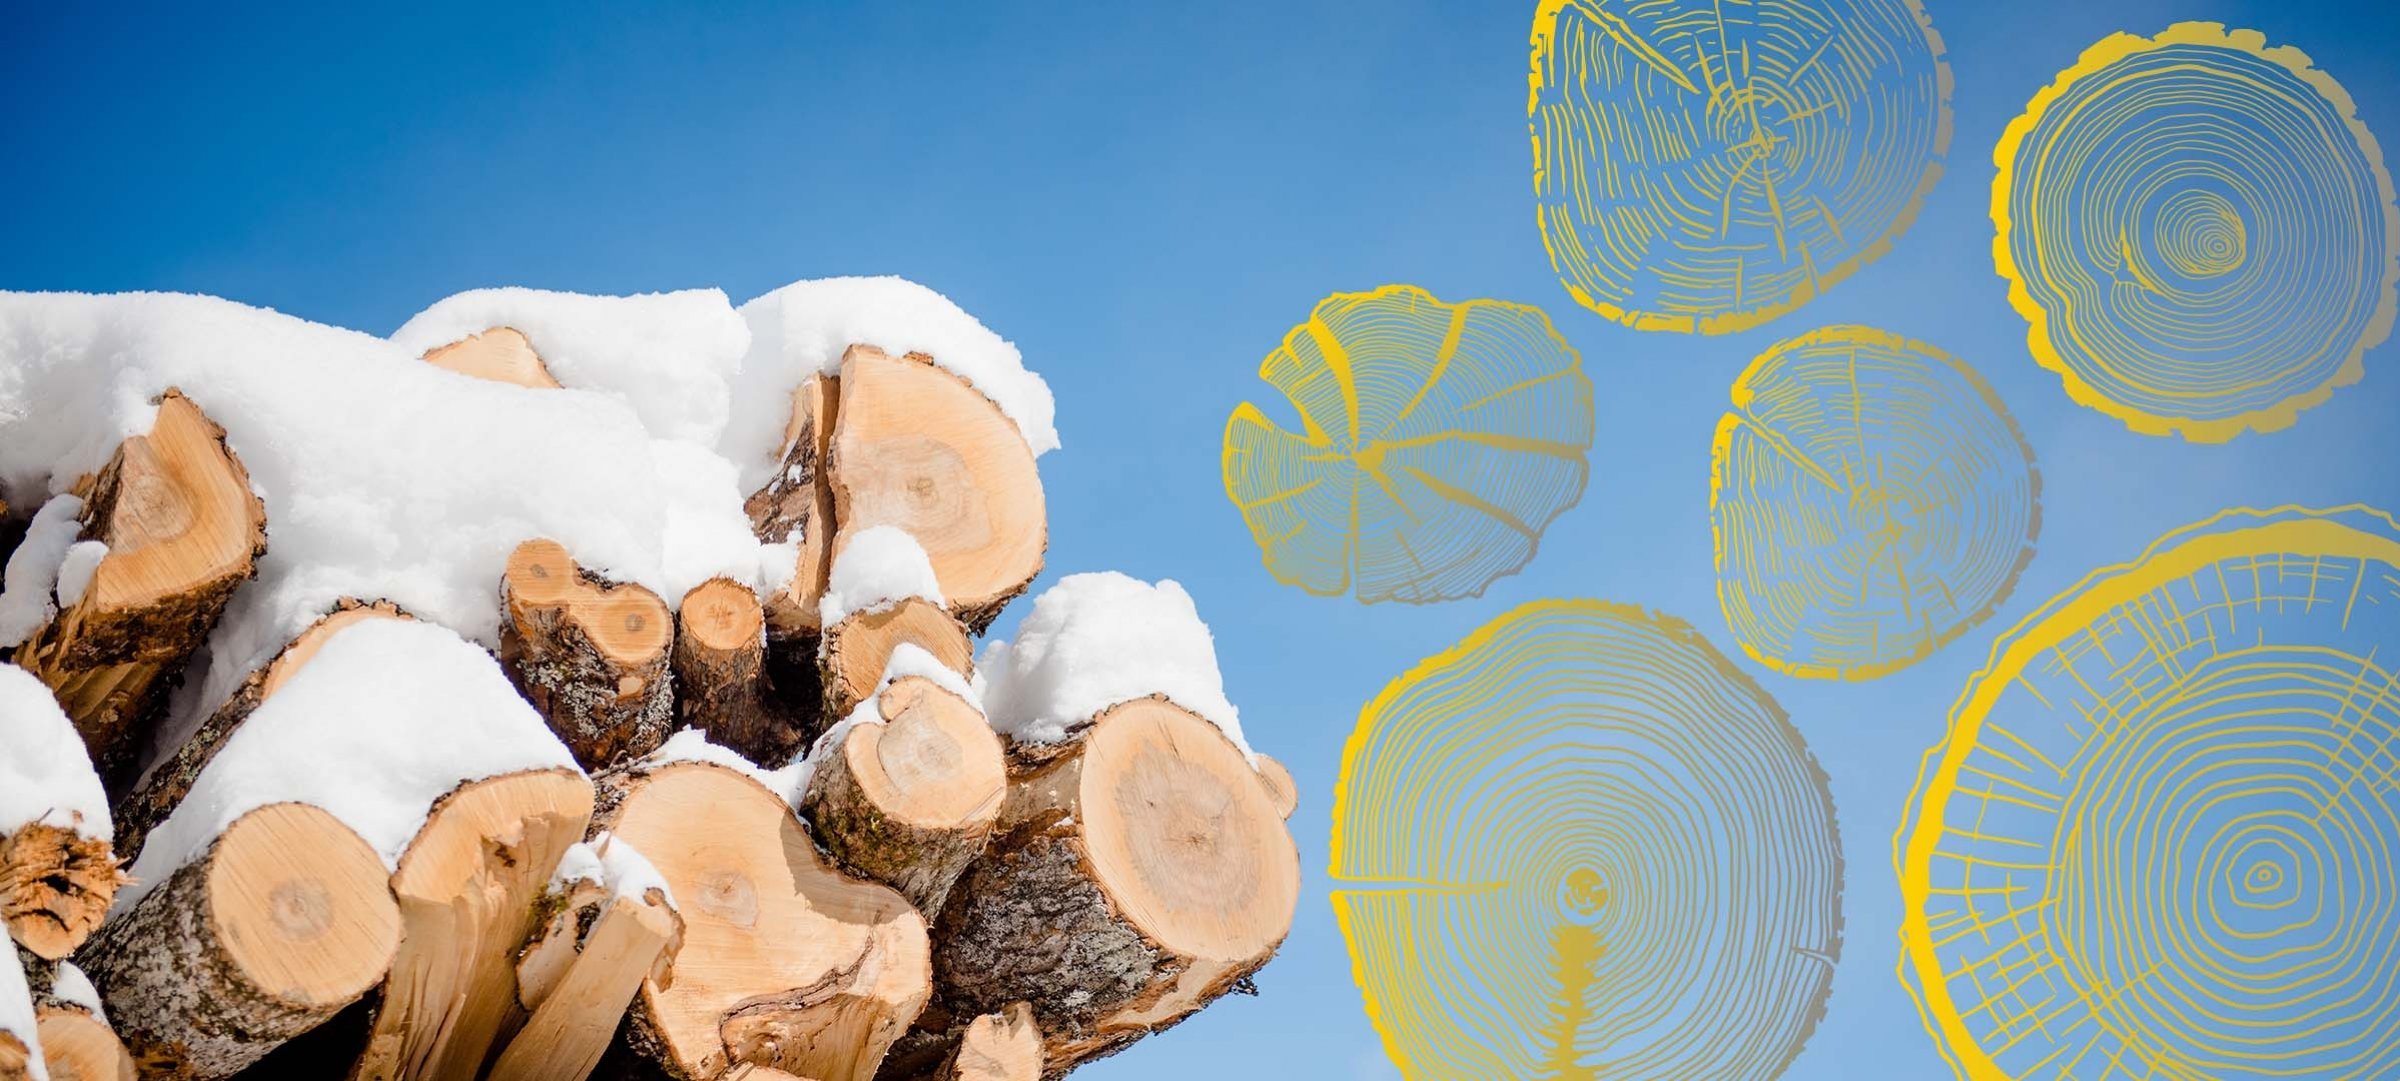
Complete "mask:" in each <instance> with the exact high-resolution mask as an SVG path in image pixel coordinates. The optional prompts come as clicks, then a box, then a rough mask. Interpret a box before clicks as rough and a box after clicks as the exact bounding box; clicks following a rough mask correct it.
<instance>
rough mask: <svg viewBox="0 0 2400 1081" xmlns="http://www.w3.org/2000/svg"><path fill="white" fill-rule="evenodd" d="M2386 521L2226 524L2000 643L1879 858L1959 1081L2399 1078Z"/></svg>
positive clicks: (2360, 514)
mask: <svg viewBox="0 0 2400 1081" xmlns="http://www.w3.org/2000/svg"><path fill="white" fill-rule="evenodd" d="M2395 659H2400V528H2395V526H2394V523H2393V521H2392V519H2391V518H2390V517H2389V516H2388V515H2385V514H2383V513H2382V512H2379V511H2371V510H2367V509H2364V508H2358V507H2350V508H2343V509H2339V510H2332V511H2313V510H2300V509H2295V508H2284V509H2280V510H2274V511H2265V512H2260V511H2250V510H2237V511H2228V512H2226V513H2224V514H2222V515H2219V516H2217V517H2216V518H2213V519H2211V520H2209V521H2207V522H2204V523H2201V524H2199V525H2197V526H2193V527H2191V528H2188V529H2185V530H2182V531H2179V532H2176V533H2174V534H2171V535H2169V536H2167V537H2166V538H2164V539H2162V540H2160V541H2159V542H2158V543H2157V544H2156V545H2155V546H2153V547H2152V548H2151V549H2150V551H2149V552H2148V553H2147V554H2145V555H2144V556H2143V557H2142V558H2141V559H2140V560H2138V561H2136V562H2134V563H2131V564H2126V565H2123V566H2115V567H2108V568H2105V569H2102V570H2100V571H2097V572H2094V573H2093V574H2092V575H2091V576H2090V577H2087V578H2085V579H2084V580H2083V582H2082V583H2081V584H2079V585H2077V586H2076V587H2075V588H2074V589H2072V590H2069V591H2068V592H2067V593H2066V594H2065V595H2063V596H2061V597H2059V598H2058V599H2056V600H2054V601H2052V602H2051V603H2050V604H2049V605H2048V606H2047V607H2045V608H2043V609H2042V610H2041V611H2039V612H2036V613H2034V615H2032V616H2031V617H2029V618H2028V619H2026V620H2025V622H2024V623H2022V624H2021V625H2019V626H2018V627H2017V628H2016V629H2015V630H2014V631H2012V632H2011V633H2009V634H2008V635H2006V636H2004V637H2003V638H2002V639H2001V641H2000V643H1999V645H1998V646H1997V648H1996V649H1995V650H1994V652H1993V655H1992V660H1991V664H1990V666H1989V667H1988V668H1986V669H1985V670H1984V671H1983V672H1981V673H1979V674H1978V675H1977V676H1976V677H1975V679H1974V680H1973V681H1972V682H1971V683H1970V684H1969V685H1968V687H1967V690H1966V693H1965V695H1964V696H1963V697H1961V698H1960V699H1959V702H1958V705H1957V707H1956V709H1955V710H1954V711H1953V713H1952V714H1951V719H1950V734H1949V739H1948V741H1947V742H1946V743H1944V744H1943V745H1942V746H1940V747H1938V748H1936V749H1935V750H1934V752H1933V753H1932V754H1930V755H1928V756H1927V759H1926V766H1925V772H1924V774H1923V776H1922V777H1921V779H1920V785H1919V792H1918V795H1917V798H1916V801H1915V802H1914V804H1913V805H1912V806H1911V807H1910V808H1909V815H1908V818H1907V820H1906V821H1905V822H1904V823H1903V825H1902V826H1901V829H1900V833H1899V836H1898V838H1897V840H1896V841H1895V855H1896V857H1897V859H1896V862H1897V863H1898V865H1899V871H1900V890H1901V897H1902V909H1901V920H1902V922H1901V931H1900V939H1901V943H1902V946H1903V948H1904V951H1905V953H1904V957H1903V958H1902V961H1901V965H1900V974H1901V977H1902V979H1903V980H1904V981H1905V982H1906V983H1907V984H1908V985H1909V988H1910V990H1911V992H1912V993H1913V994H1915V995H1916V996H1917V999H1918V1004H1919V1006H1920V1007H1921V1008H1922V1010H1923V1013H1924V1017H1925V1022H1926V1027H1927V1028H1928V1029H1929V1030H1930V1031H1931V1032H1932V1033H1933V1034H1934V1035H1935V1037H1936V1038H1937V1039H1938V1041H1939V1042H1940V1044H1941V1046H1942V1049H1943V1051H1944V1053H1945V1054H1946V1055H1948V1056H1949V1058H1950V1061H1951V1062H1952V1064H1953V1065H1954V1066H1955V1067H1956V1069H1957V1071H1958V1074H1959V1076H1961V1077H1965V1078H1972V1079H1975V1081H1985V1079H1998V1078H2020V1079H2037V1078H2039V1079H2048V1078H2060V1079H2064V1078H2103V1077H2126V1078H2133V1077H2143V1078H2148V1077H2158V1078H2169V1077H2172V1078H2215V1079H2264V1078H2302V1077H2304V1078H2351V1079H2358V1081H2365V1079H2369V1078H2391V1077H2400V995H2395V994H2394V981H2395V980H2400V866H2396V865H2395V863H2394V854H2395V852H2400V782H2396V781H2395V778H2396V777H2400V683H2396V681H2400V667H2396V666H2395V665H2394V663H2393V662H2394V660H2395Z"/></svg>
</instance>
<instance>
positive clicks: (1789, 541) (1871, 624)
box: [1709, 327, 2041, 679]
mask: <svg viewBox="0 0 2400 1081" xmlns="http://www.w3.org/2000/svg"><path fill="white" fill-rule="evenodd" d="M1714 458H1715V463H1714V472H1713V475H1712V476H1711V477H1710V480H1709V510H1710V512H1711V514H1712V516H1713V518H1714V526H1715V532H1716V563H1717V601H1718V604H1719V606H1720V607H1721V608H1722V609H1723V610H1724V613H1725V623H1726V625H1727V626H1729V627H1730V628H1732V630H1733V635H1734V637H1735V638H1736V639H1737V640H1739V641H1740V642H1741V644H1742V649H1743V650H1744V651H1745V652H1747V653H1749V654H1750V656H1751V657H1752V658H1753V659H1755V660H1757V661H1758V662H1759V663H1761V664H1764V665H1766V666H1768V667H1770V668H1773V669H1775V670H1777V671H1779V672H1784V673H1787V674H1789V675H1795V676H1804V677H1817V678H1830V679H1871V678H1873V677H1876V676H1880V675H1884V674H1886V673H1890V672H1894V671H1897V670H1899V669H1902V668H1905V667H1907V666H1909V665H1911V664H1914V663H1915V662H1917V661H1918V660H1920V659H1922V658H1924V657H1926V656H1928V655H1930V654H1932V653H1933V651H1935V650H1937V649H1940V648H1941V647H1942V646H1943V645H1944V644H1946V643H1948V642H1949V641H1950V640H1951V639H1953V638H1956V637H1958V635H1959V634H1960V633H1961V632H1963V631H1965V630H1966V629H1967V628H1969V627H1972V626H1974V625H1975V624H1977V623H1979V622H1982V621H1983V619H1984V618H1985V617H1986V616H1989V615H1990V614H1991V612H1992V609H1993V608H1995V607H1996V606H1998V605H1999V603H2000V602H2001V600H2003V599H2004V598H2006V597H2007V596H2008V592H2009V590H2010V588H2011V587H2013V586H2014V585H2015V584H2016V580H2017V574H2018V572H2020V571H2022V570H2023V569H2024V567H2025V564H2026V562H2027V561H2028V560H2030V559H2032V558H2033V541H2034V535H2035V533H2036V532H2037V531H2038V530H2039V529H2040V526H2041V511H2040V503H2039V500H2040V496H2041V483H2040V476H2039V474H2038V473H2037V472H2036V471H2035V469H2034V465H2033V452H2032V450H2031V449H2030V448H2028V447H2027V446H2026V445H2025V437H2024V434H2023V433H2022V432H2020V431H2018V429H2017V425H2016V422H2015V421H2014V420H2012V419H2010V417H2009V415H2008V411H2007V409H2006V408H2005V407H2003V406H2002V405H2001V404H2000V398H1999V396H1998V395H1996V394H1994V393H1993V392H1992V388H1991V387H1990V386H1988V385H1987V384H1985V383H1984V381H1983V379H1982V378H1981V377H1979V376H1977V375H1976V374H1975V371H1974V369H1972V368H1969V367H1967V366H1966V365H1965V364H1962V363H1960V362H1958V361H1957V360H1955V359H1953V358H1951V357H1950V356H1948V355H1946V354H1944V353H1942V352H1941V351H1940V350H1938V349H1935V348H1933V347H1932V346H1930V345H1926V344H1925V343H1923V342H1917V341H1911V340H1909V339H1906V338H1903V337H1900V336H1899V335H1896V334H1890V333H1886V332H1884V331H1880V330H1875V329H1873V328H1870V327H1827V328H1825V329H1823V330H1819V331H1816V332H1814V333H1811V334H1806V335H1803V336H1801V337H1798V338H1794V339H1792V340H1790V341H1786V342H1781V343H1778V344H1776V345H1775V346H1774V347H1773V348H1771V349H1769V350H1767V351H1766V352H1765V353H1764V354H1762V355H1760V357H1759V358H1758V360H1757V361H1756V362H1755V363H1753V364H1751V365H1750V369H1749V370H1748V371H1745V372H1743V373H1742V376H1741V378H1740V379H1737V380H1735V381H1734V384H1733V409H1732V411H1731V412H1728V413H1726V414H1725V418H1724V419H1723V420H1722V421H1720V422H1718V424H1717V440H1716V452H1715V455H1714Z"/></svg>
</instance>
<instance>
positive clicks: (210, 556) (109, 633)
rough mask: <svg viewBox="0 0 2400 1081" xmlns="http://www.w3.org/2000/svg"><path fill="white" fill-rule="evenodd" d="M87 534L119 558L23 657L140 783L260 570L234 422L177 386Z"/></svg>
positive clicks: (108, 762)
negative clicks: (192, 672) (206, 652)
mask: <svg viewBox="0 0 2400 1081" xmlns="http://www.w3.org/2000/svg"><path fill="white" fill-rule="evenodd" d="M83 539H84V540H87V541H98V542H101V543H103V544H106V545H107V546H108V547H107V554H106V555H105V556H103V557H101V559H100V561H99V564H98V565H97V566H96V567H95V568H93V570H92V573H91V578H90V580H89V581H88V582H87V583H86V584H85V585H84V587H83V590H82V593H81V594H80V595H79V596H78V597H76V599H75V601H74V603H72V604H67V605H64V606H63V610H62V611H60V612H59V613H58V615H57V616H56V617H55V618H53V619H52V620H51V621H50V622H48V623H46V624H44V625H43V626H41V627H39V628H37V629H35V630H34V632H33V635H32V637H30V638H28V639H27V640H26V641H25V642H24V644H22V645H20V646H18V647H17V650H16V653H15V655H14V660H15V661H16V663H17V664H18V665H19V666H20V667H22V668H24V669H25V670H27V671H29V672H32V673H33V674H34V675H35V676H38V677H40V678H41V680H42V682H44V683H47V684H49V685H50V688H51V690H53V691H55V692H56V693H57V695H58V700H59V703H60V704H61V705H63V706H64V707H66V711H67V715H68V716H69V717H72V718H74V720H75V726H76V728H77V729H79V730H81V731H82V733H83V738H84V743H85V745H87V746H88V747H90V748H91V752H92V762H93V764H94V765H95V766H97V767H98V768H99V770H100V775H101V777H102V779H104V780H107V781H110V782H111V783H112V784H115V783H121V782H122V781H124V780H127V779H128V778H127V777H126V776H125V774H127V773H128V772H130V770H131V768H132V766H133V764H134V763H133V759H134V757H135V756H136V754H138V753H139V751H140V749H141V747H142V744H143V739H144V737H145V736H146V734H147V733H146V732H145V731H144V730H143V729H144V726H145V725H147V724H149V723H150V721H151V718H152V717H153V715H154V714H155V713H156V712H157V710H158V707H159V706H160V705H161V702H160V698H161V695H162V693H163V692H164V690H165V689H166V682H167V679H168V677H170V676H174V675H176V674H179V673H180V672H181V670H182V666H183V662H184V660H185V659H186V658H187V657H189V656H190V655H191V653H192V651H193V650H194V649H196V648H198V647H199V646H200V643H201V642H202V641H203V640H205V639H206V638H207V637H208V632H209V629H210V628H212V627H214V626H215V625H216V622H217V617H218V616H219V615H220V614H222V613H223V611H224V608H225V602H226V600H227V599H228V598H230V597H231V596H232V595H233V591H234V588H235V587H236V586H238V585H240V584H241V583H242V582H243V581H245V580H247V579H249V578H250V577H251V576H252V575H253V574H254V573H256V569H257V565H258V559H259V557H260V556H261V555H264V554H265V553H266V546H267V542H266V509H265V508H264V507H263V506H261V505H260V503H259V501H258V497H257V496H256V495H255V494H253V493H252V492H251V491H250V475H249V473H248V472H246V471H244V470H243V468H242V463H241V461H240V460H239V459H237V458H235V457H234V456H233V452H232V451H230V450H228V449H226V446H225V431H224V429H222V428H219V427H217V426H216V424H215V423H213V422H211V421H210V420H209V419H208V418H207V417H206V416H204V415H202V413H201V412H200V409H199V407H197V406H195V405H193V404H192V402H191V400H190V399H188V398H185V397H184V396H183V395H182V394H180V393H177V392H176V391H172V390H170V391H168V392H167V394H166V396H165V398H163V399H162V400H160V402H159V405H158V420H157V422H156V423H155V424H154V425H152V427H151V429H150V432H149V434H147V435H137V436H134V437H132V438H130V439H127V440H126V441H125V442H124V443H123V444H121V445H120V446H119V447H118V448H117V453H116V455H115V457H113V458H111V459H110V460H109V463H108V466H107V467H106V468H104V469H102V470H101V471H100V473H99V475H98V476H97V477H96V478H94V480H93V483H92V488H91V492H90V495H89V497H88V498H87V499H85V501H84V513H83Z"/></svg>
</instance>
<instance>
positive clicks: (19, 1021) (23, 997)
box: [0, 948, 50, 1081]
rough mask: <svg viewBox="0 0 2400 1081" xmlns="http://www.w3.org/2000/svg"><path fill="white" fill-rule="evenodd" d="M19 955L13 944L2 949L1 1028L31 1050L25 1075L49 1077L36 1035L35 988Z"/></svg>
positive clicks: (46, 1080) (43, 1079)
mask: <svg viewBox="0 0 2400 1081" xmlns="http://www.w3.org/2000/svg"><path fill="white" fill-rule="evenodd" d="M17 956H18V955H17V951H16V950H15V949H13V948H10V949H0V1032H5V1033H8V1034H9V1035H11V1036H14V1037H16V1038H17V1042H18V1043H21V1044H24V1045H25V1049H26V1050H27V1051H29V1052H31V1053H32V1058H31V1059H30V1060H29V1061H28V1062H26V1064H25V1065H26V1067H27V1069H26V1071H25V1076H26V1077H29V1078H32V1079H33V1081H50V1070H49V1068H48V1067H47V1066H45V1065H44V1064H43V1063H42V1045H41V1043H40V1041H38V1040H36V1039H35V1038H34V1017H33V991H32V989H31V988H28V987H27V986H25V969H24V966H22V965H20V964H18V962H17Z"/></svg>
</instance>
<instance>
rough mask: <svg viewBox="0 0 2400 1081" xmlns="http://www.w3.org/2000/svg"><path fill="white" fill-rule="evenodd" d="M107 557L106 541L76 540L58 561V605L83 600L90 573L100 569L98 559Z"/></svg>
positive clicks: (61, 606)
mask: <svg viewBox="0 0 2400 1081" xmlns="http://www.w3.org/2000/svg"><path fill="white" fill-rule="evenodd" d="M107 558H108V542H106V541H96V540H87V541H76V542H75V543H74V544H73V545H71V546H69V547H68V548H67V554H66V555H65V556H63V557H61V558H60V559H59V561H58V606H59V607H60V608H67V607H70V606H72V605H74V604H76V603H78V602H80V601H82V600H83V591H84V590H85V589H86V588H88V587H90V586H91V584H92V574H93V573H94V572H96V571H98V570H99V569H100V561H101V560H103V559H107Z"/></svg>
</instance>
